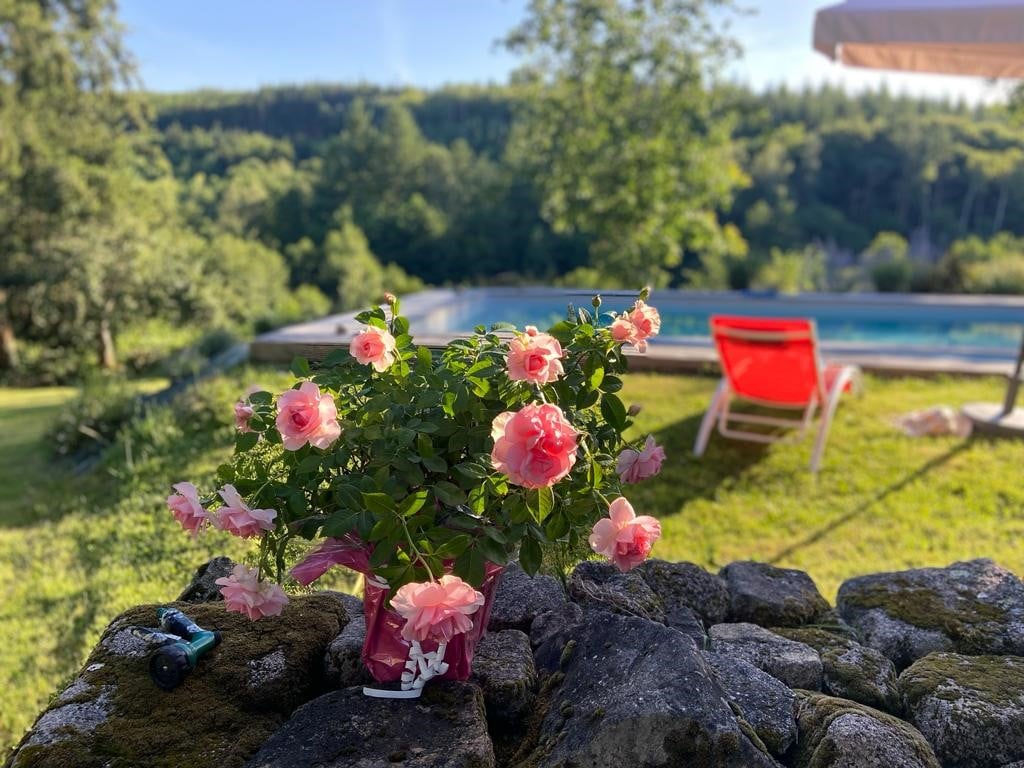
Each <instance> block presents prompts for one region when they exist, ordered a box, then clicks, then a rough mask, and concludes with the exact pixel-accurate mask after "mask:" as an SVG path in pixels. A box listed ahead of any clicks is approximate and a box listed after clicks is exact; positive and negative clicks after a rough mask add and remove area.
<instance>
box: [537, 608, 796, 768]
mask: <svg viewBox="0 0 1024 768" xmlns="http://www.w3.org/2000/svg"><path fill="white" fill-rule="evenodd" d="M588 618H589V620H588V621H587V622H586V623H584V624H583V625H581V626H580V627H579V629H578V630H577V632H576V633H575V635H574V641H575V646H573V647H572V648H571V652H568V653H566V657H565V659H564V663H563V665H562V671H560V672H558V673H556V674H555V675H553V676H552V677H551V678H549V683H548V689H547V693H548V696H549V699H550V700H549V704H548V709H547V714H546V715H545V717H544V719H543V721H542V723H541V724H540V728H539V739H538V743H537V745H536V747H535V750H534V753H533V754H532V755H530V756H529V758H528V760H526V764H528V765H532V766H538V768H554V767H555V766H567V765H579V766H587V767H588V768H625V766H646V767H647V768H658V767H660V766H679V765H715V766H720V767H721V768H729V767H730V766H735V767H736V768H740V766H742V767H743V768H762V767H765V766H777V765H778V764H777V763H776V762H775V761H774V759H773V758H771V757H770V756H769V755H768V754H767V753H766V752H764V751H762V750H761V749H759V748H758V747H756V746H755V745H754V743H753V742H752V741H751V739H750V738H748V736H747V735H746V734H745V733H744V731H743V729H742V728H741V726H740V724H739V722H738V721H737V719H736V717H735V715H734V714H733V711H732V709H731V707H730V706H729V704H728V702H727V700H726V696H725V693H724V692H723V691H722V689H721V687H720V686H719V685H718V682H717V681H716V679H715V676H714V672H713V671H712V669H711V667H710V666H709V665H708V663H707V662H706V661H705V659H704V657H703V655H702V654H701V653H700V651H698V650H697V649H696V647H695V646H694V644H693V643H692V642H691V641H690V640H689V639H688V638H686V637H685V636H683V635H682V634H681V633H679V632H676V631H675V630H672V629H670V628H668V627H666V626H664V625H661V624H658V623H655V622H651V621H647V620H645V619H641V618H638V617H624V616H617V615H614V614H609V613H600V614H598V613H594V614H590V616H589V617H588Z"/></svg>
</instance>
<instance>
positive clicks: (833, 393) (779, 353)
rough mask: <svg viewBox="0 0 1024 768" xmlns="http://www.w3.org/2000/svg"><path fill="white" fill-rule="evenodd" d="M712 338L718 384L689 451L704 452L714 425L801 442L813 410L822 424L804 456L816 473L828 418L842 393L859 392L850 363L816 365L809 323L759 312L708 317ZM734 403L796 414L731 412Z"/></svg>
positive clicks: (756, 437)
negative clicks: (754, 428) (756, 429)
mask: <svg viewBox="0 0 1024 768" xmlns="http://www.w3.org/2000/svg"><path fill="white" fill-rule="evenodd" d="M711 337H712V339H714V342H715V348H716V349H717V350H718V359H719V361H720V362H721V364H722V373H723V376H722V381H721V383H720V384H719V385H718V389H717V390H716V391H715V396H714V397H713V398H712V400H711V407H710V408H708V411H707V413H706V414H704V420H703V421H702V422H701V425H700V431H699V432H698V433H697V442H696V443H695V444H694V446H693V452H694V453H695V454H696V455H697V456H701V455H703V453H704V449H705V448H707V445H708V439H709V438H710V437H711V429H712V427H713V426H714V425H715V423H716V422H717V424H718V431H719V432H720V433H721V434H722V435H724V436H725V437H731V438H735V439H737V440H753V441H756V442H759V443H775V442H780V441H783V440H785V441H795V440H799V439H801V438H802V437H803V436H804V434H805V433H806V432H807V430H808V428H809V427H810V424H811V421H812V420H813V419H814V414H815V412H816V411H817V410H818V409H819V408H820V409H821V423H820V424H819V425H818V435H817V438H816V439H815V442H814V452H813V454H812V455H811V471H812V472H817V471H818V468H819V467H820V465H821V457H822V454H824V452H825V441H826V440H827V439H828V430H829V427H830V426H831V425H832V417H833V415H834V414H835V411H836V406H837V405H838V404H839V397H840V395H842V393H843V392H849V391H852V390H859V389H860V369H858V368H857V367H856V366H853V365H827V366H823V365H822V364H821V360H820V358H819V357H818V336H817V330H816V328H815V325H814V321H813V320H805V319H781V318H778V319H776V318H759V317H727V316H722V315H717V316H714V317H712V318H711ZM733 400H743V401H746V402H750V403H754V404H757V405H762V406H768V407H770V408H778V409H784V410H799V411H803V414H802V416H801V417H800V418H799V419H793V418H780V417H775V416H767V415H763V414H755V413H735V412H733V411H732V409H731V405H732V402H733ZM734 424H735V425H743V424H748V425H759V426H768V427H786V428H795V429H796V430H797V431H796V433H795V434H794V433H792V432H790V433H785V434H773V433H770V432H754V431H750V430H745V429H742V428H740V426H736V427H734V426H733V425H734Z"/></svg>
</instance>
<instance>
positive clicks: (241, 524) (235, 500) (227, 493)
mask: <svg viewBox="0 0 1024 768" xmlns="http://www.w3.org/2000/svg"><path fill="white" fill-rule="evenodd" d="M218 493H220V497H221V498H222V499H224V506H223V507H221V508H220V509H218V510H217V512H216V514H215V515H214V517H213V524H214V526H215V527H217V528H219V529H220V530H222V531H227V532H228V533H231V534H234V535H235V536H238V537H240V538H243V539H249V538H252V537H253V536H259V535H260V534H261V533H263V531H272V530H274V518H276V517H277V511H276V510H273V509H253V508H252V507H250V506H249V505H248V504H246V503H245V502H244V501H243V500H242V497H241V496H240V495H239V493H238V491H237V490H235V486H233V485H225V486H224V487H223V488H221V489H220V491H218Z"/></svg>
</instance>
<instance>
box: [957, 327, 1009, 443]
mask: <svg viewBox="0 0 1024 768" xmlns="http://www.w3.org/2000/svg"><path fill="white" fill-rule="evenodd" d="M1022 374H1024V338H1021V342H1020V351H1019V352H1018V353H1017V365H1016V367H1015V368H1014V370H1013V376H1011V377H1010V381H1009V383H1008V384H1007V385H1006V397H1005V398H1004V399H1003V402H1002V404H1001V405H1000V404H999V403H967V405H965V406H964V407H963V408H962V409H961V413H963V414H964V416H966V417H967V418H969V419H970V420H971V424H972V425H973V428H974V431H975V432H976V433H979V434H985V435H991V436H993V437H1020V438H1024V408H1018V407H1016V406H1017V393H1018V392H1019V391H1020V384H1021V375H1022Z"/></svg>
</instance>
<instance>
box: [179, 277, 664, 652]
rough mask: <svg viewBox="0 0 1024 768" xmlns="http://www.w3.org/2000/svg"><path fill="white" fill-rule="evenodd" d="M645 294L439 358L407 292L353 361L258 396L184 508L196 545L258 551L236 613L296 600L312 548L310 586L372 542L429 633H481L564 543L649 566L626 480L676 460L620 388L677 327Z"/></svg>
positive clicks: (651, 527)
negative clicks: (650, 434) (624, 493)
mask: <svg viewBox="0 0 1024 768" xmlns="http://www.w3.org/2000/svg"><path fill="white" fill-rule="evenodd" d="M646 299H647V295H646V292H642V293H641V295H640V297H639V299H638V300H636V302H635V303H634V304H633V305H632V307H630V308H629V309H627V310H626V311H623V312H620V313H604V314H603V315H602V314H601V313H600V307H601V300H600V298H599V297H595V299H594V301H593V302H592V305H593V311H590V310H589V309H584V308H573V307H570V308H569V311H568V313H567V317H566V319H564V320H562V321H560V322H558V323H556V324H555V325H554V326H553V327H552V328H550V329H548V331H547V332H540V331H538V330H537V329H536V328H534V327H532V326H527V328H526V329H525V330H524V331H518V330H517V329H516V328H514V327H513V326H510V325H507V324H497V325H495V326H493V327H492V328H490V329H486V328H484V327H478V328H477V329H476V331H475V333H474V334H473V335H472V336H471V337H469V338H464V339H456V340H454V341H452V342H451V343H449V344H448V345H447V346H446V347H445V348H444V349H442V350H440V351H439V352H436V353H435V352H433V351H431V350H430V349H428V348H426V347H423V346H417V345H416V344H415V343H414V342H413V339H412V337H411V336H410V334H409V323H408V320H407V319H406V318H404V317H402V316H401V314H400V312H399V302H398V300H397V299H395V298H394V297H393V296H390V295H389V296H388V297H387V300H388V307H387V308H385V307H377V308H374V309H371V310H369V311H366V312H363V313H362V314H360V315H358V316H357V319H358V321H359V322H361V323H363V324H364V325H365V326H366V327H365V330H363V331H362V332H360V333H359V334H358V335H357V336H356V337H355V338H354V339H353V341H352V343H351V345H350V347H349V348H348V349H344V350H338V351H335V352H332V353H331V354H330V355H328V356H327V358H326V359H325V360H324V361H323V363H322V364H321V365H320V366H318V367H317V368H316V369H315V370H313V369H311V367H310V366H309V364H308V363H306V362H305V361H302V360H297V361H296V362H295V363H294V364H293V367H292V370H293V372H294V373H295V374H296V376H297V377H298V379H299V381H298V382H297V383H296V385H295V387H294V388H293V389H291V390H288V391H287V392H284V393H281V394H279V395H277V396H276V397H275V396H274V395H273V394H271V393H270V392H264V391H255V392H250V393H248V394H247V395H246V396H245V397H244V398H243V399H242V400H240V401H239V404H238V405H237V406H236V408H235V417H236V425H237V427H238V433H237V436H236V441H235V451H234V455H233V457H232V459H231V461H229V462H228V463H226V464H224V465H222V466H221V467H220V468H219V470H218V476H219V477H218V479H219V481H220V483H221V485H222V487H221V488H220V490H219V491H217V493H216V494H214V493H211V494H209V495H207V496H206V497H203V498H200V497H199V495H198V492H197V491H196V490H195V488H193V487H192V486H191V485H189V484H186V483H181V484H178V485H176V486H174V490H175V491H176V493H175V494H173V495H172V496H170V497H169V498H168V505H169V507H170V509H171V510H172V512H173V514H174V515H175V517H176V518H177V519H178V520H179V521H180V522H181V524H182V526H183V527H184V528H185V529H186V530H188V531H189V532H191V533H196V532H198V531H199V530H201V529H202V528H204V527H205V526H206V525H207V523H208V522H209V523H210V524H212V525H213V526H215V527H217V528H219V529H221V530H226V531H229V532H231V533H233V534H235V535H237V536H242V537H253V538H256V539H257V540H258V541H259V553H258V556H257V558H256V568H255V569H248V568H244V567H240V568H239V569H236V572H235V573H233V574H232V575H231V577H229V578H226V579H222V580H221V582H220V583H222V586H223V593H224V595H225V598H226V599H227V605H228V608H229V609H231V610H238V611H242V612H244V613H246V614H247V615H249V616H250V617H252V618H258V617H259V616H263V615H269V614H272V613H274V612H276V611H279V610H280V608H281V605H283V603H284V602H285V600H286V597H285V594H284V592H283V591H282V590H281V589H280V587H278V586H277V585H278V584H281V583H283V580H284V579H285V577H286V575H287V574H288V568H289V565H290V564H289V559H290V554H291V553H293V552H294V551H296V547H295V546H294V545H295V543H296V541H297V540H301V539H307V540H312V539H317V538H320V539H323V542H322V543H321V545H320V546H319V547H317V548H316V549H314V550H312V551H311V552H309V553H308V554H307V558H306V560H305V561H303V562H301V563H299V564H298V566H297V567H296V568H295V569H294V571H293V575H294V577H295V578H296V579H297V580H298V581H300V582H301V583H303V584H305V583H308V582H309V581H312V580H314V579H315V578H318V577H319V576H320V575H321V574H322V573H323V572H324V571H325V570H326V569H327V568H328V567H330V566H331V565H332V564H334V563H338V562H343V561H345V557H350V556H351V552H352V542H356V543H357V545H358V546H359V547H360V548H361V549H360V552H361V555H360V556H361V557H368V559H369V562H368V564H367V566H366V569H365V570H366V571H368V572H372V574H373V579H374V580H375V583H379V584H386V585H387V588H388V589H390V590H391V592H390V594H391V603H392V606H393V608H394V609H395V610H396V611H398V612H400V613H401V615H402V616H403V617H405V619H406V620H407V622H408V625H407V629H408V633H407V637H415V638H417V639H423V638H433V639H437V638H443V639H445V640H447V639H450V637H451V636H452V635H453V634H458V633H460V632H464V631H466V627H467V626H471V621H470V620H469V619H468V616H469V615H470V614H471V613H472V612H473V611H475V610H476V609H477V608H478V607H479V605H480V604H481V601H482V597H481V594H480V593H479V592H477V591H476V589H477V588H479V587H481V585H482V584H483V583H484V581H485V571H488V570H489V569H488V567H487V564H488V563H492V564H496V565H499V566H500V565H505V564H506V563H507V562H509V561H510V560H512V559H516V560H518V561H519V563H520V564H521V565H522V567H523V568H524V570H526V571H527V572H528V573H530V574H533V573H536V572H537V570H538V569H539V568H540V567H541V564H542V563H541V561H542V557H543V553H544V552H545V551H546V550H547V551H551V547H552V546H554V547H563V548H565V551H574V550H575V549H576V548H579V546H580V545H581V544H585V543H586V542H587V541H588V540H589V543H590V545H591V547H592V548H593V549H594V550H595V551H596V552H599V553H601V554H603V555H605V556H607V557H609V558H610V559H612V560H613V561H614V562H615V563H616V565H618V567H620V568H622V569H624V570H625V569H628V568H630V567H634V566H635V565H637V564H639V562H641V561H642V560H643V559H644V558H645V557H646V556H647V555H648V554H649V553H650V550H651V546H652V545H653V544H654V541H655V540H656V539H657V537H658V535H659V533H660V527H659V526H658V524H657V521H656V520H654V519H653V518H651V517H647V516H643V517H636V515H635V513H634V512H633V508H632V507H631V506H630V505H629V502H628V501H626V499H625V498H622V497H621V486H622V484H623V483H624V482H636V481H638V480H641V479H643V478H645V477H649V476H651V475H652V474H655V473H656V472H657V470H658V469H659V468H660V465H661V462H662V461H663V460H664V451H662V449H661V448H659V447H658V446H657V445H656V444H655V443H654V442H653V439H651V438H648V440H647V442H646V443H645V444H644V445H643V447H634V446H630V445H628V444H627V443H626V442H625V441H624V440H623V436H622V435H623V432H624V431H625V430H626V429H628V428H629V427H630V425H631V423H632V421H631V416H630V412H629V411H627V409H626V407H625V405H624V404H623V403H622V400H620V399H619V396H618V394H617V393H618V392H619V390H620V389H621V388H622V378H621V374H622V373H623V372H624V371H626V369H627V359H626V357H625V356H624V355H623V352H622V346H623V344H627V343H628V344H631V345H633V346H635V347H637V348H643V347H645V346H646V344H647V340H648V339H650V338H651V337H652V336H654V335H656V334H657V332H658V329H659V327H660V319H659V318H658V314H657V311H656V310H655V309H654V308H653V307H650V306H648V305H647V304H646V303H645V302H646ZM609 499H615V501H609ZM545 545H547V546H545ZM349 562H350V561H349ZM270 579H272V580H273V582H276V583H271V581H270Z"/></svg>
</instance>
